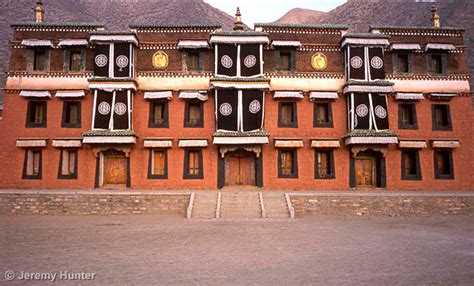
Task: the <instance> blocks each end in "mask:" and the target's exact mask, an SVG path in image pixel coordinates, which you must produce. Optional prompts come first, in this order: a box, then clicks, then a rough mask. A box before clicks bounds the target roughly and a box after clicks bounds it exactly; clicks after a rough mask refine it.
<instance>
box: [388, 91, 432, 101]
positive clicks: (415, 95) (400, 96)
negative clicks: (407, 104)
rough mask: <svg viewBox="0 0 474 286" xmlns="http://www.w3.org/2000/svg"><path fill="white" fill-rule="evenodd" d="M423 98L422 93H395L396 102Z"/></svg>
mask: <svg viewBox="0 0 474 286" xmlns="http://www.w3.org/2000/svg"><path fill="white" fill-rule="evenodd" d="M424 98H425V97H424V96H423V93H403V92H397V93H395V99H396V100H422V99H424Z"/></svg>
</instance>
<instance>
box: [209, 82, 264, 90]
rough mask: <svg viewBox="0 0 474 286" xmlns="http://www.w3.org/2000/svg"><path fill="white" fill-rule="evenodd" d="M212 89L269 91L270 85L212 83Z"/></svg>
mask: <svg viewBox="0 0 474 286" xmlns="http://www.w3.org/2000/svg"><path fill="white" fill-rule="evenodd" d="M209 86H210V87H211V88H236V89H261V90H263V89H269V88H270V84H268V83H245V82H228V81H211V82H210V84H209Z"/></svg>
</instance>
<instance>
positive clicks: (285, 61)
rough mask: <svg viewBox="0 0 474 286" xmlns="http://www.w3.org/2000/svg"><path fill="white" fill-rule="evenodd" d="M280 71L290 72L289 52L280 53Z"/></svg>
mask: <svg viewBox="0 0 474 286" xmlns="http://www.w3.org/2000/svg"><path fill="white" fill-rule="evenodd" d="M280 70H282V71H291V53H290V52H281V53H280Z"/></svg>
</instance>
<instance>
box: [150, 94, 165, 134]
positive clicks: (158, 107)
mask: <svg viewBox="0 0 474 286" xmlns="http://www.w3.org/2000/svg"><path fill="white" fill-rule="evenodd" d="M148 127H149V128H168V127H169V116H168V100H152V101H150V114H149V122H148Z"/></svg>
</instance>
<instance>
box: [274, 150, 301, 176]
mask: <svg viewBox="0 0 474 286" xmlns="http://www.w3.org/2000/svg"><path fill="white" fill-rule="evenodd" d="M278 178H298V158H297V152H296V149H290V150H279V151H278Z"/></svg>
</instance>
